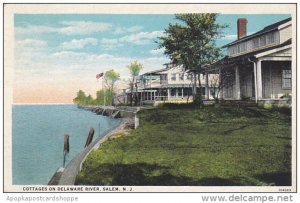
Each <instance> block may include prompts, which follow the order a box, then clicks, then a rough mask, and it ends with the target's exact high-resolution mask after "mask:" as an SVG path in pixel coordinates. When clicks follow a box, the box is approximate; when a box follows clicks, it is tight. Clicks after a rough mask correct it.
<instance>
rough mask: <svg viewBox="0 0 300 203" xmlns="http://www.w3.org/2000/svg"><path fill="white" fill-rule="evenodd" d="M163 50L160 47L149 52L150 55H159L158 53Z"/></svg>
mask: <svg viewBox="0 0 300 203" xmlns="http://www.w3.org/2000/svg"><path fill="white" fill-rule="evenodd" d="M164 51H165V48H160V49H153V50H151V51H149V53H150V54H152V55H159V54H163V53H164Z"/></svg>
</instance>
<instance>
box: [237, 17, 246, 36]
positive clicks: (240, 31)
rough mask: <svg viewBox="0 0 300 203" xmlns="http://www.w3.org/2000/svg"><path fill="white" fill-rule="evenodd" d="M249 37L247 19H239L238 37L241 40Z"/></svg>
mask: <svg viewBox="0 0 300 203" xmlns="http://www.w3.org/2000/svg"><path fill="white" fill-rule="evenodd" d="M246 35H247V19H246V18H239V19H238V20H237V37H238V39H241V38H242V37H245V36H246Z"/></svg>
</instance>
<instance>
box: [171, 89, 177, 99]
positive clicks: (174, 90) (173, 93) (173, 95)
mask: <svg viewBox="0 0 300 203" xmlns="http://www.w3.org/2000/svg"><path fill="white" fill-rule="evenodd" d="M171 96H172V97H175V96H176V89H171Z"/></svg>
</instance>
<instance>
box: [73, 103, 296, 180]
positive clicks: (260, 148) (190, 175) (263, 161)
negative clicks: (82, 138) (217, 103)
mask: <svg viewBox="0 0 300 203" xmlns="http://www.w3.org/2000/svg"><path fill="white" fill-rule="evenodd" d="M139 117H140V126H139V128H138V129H136V130H134V131H132V133H131V135H132V136H128V137H120V138H116V139H111V140H108V141H106V142H105V143H104V144H103V145H101V147H100V148H99V149H98V150H96V151H93V152H91V154H90V155H89V156H88V158H87V160H86V161H85V162H84V164H83V170H82V171H81V172H80V173H79V174H78V176H77V179H76V184H84V185H171V186H175V185H187V186H188V185H189V186H192V185H205V186H207V185H210V186H214V185H217V186H223V185H230V186H232V185H247V186H250V185H251V186H252V185H254V186H256V185H266V184H268V185H277V186H283V185H291V120H290V110H286V109H283V110H282V109H263V108H257V107H248V108H234V107H232V108H225V107H223V108H221V107H220V108H214V107H204V108H202V109H195V108H192V107H189V106H181V105H169V107H162V108H156V109H149V110H142V111H140V112H139Z"/></svg>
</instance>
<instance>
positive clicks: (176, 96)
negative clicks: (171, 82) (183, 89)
mask: <svg viewBox="0 0 300 203" xmlns="http://www.w3.org/2000/svg"><path fill="white" fill-rule="evenodd" d="M176 98H178V88H176Z"/></svg>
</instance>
